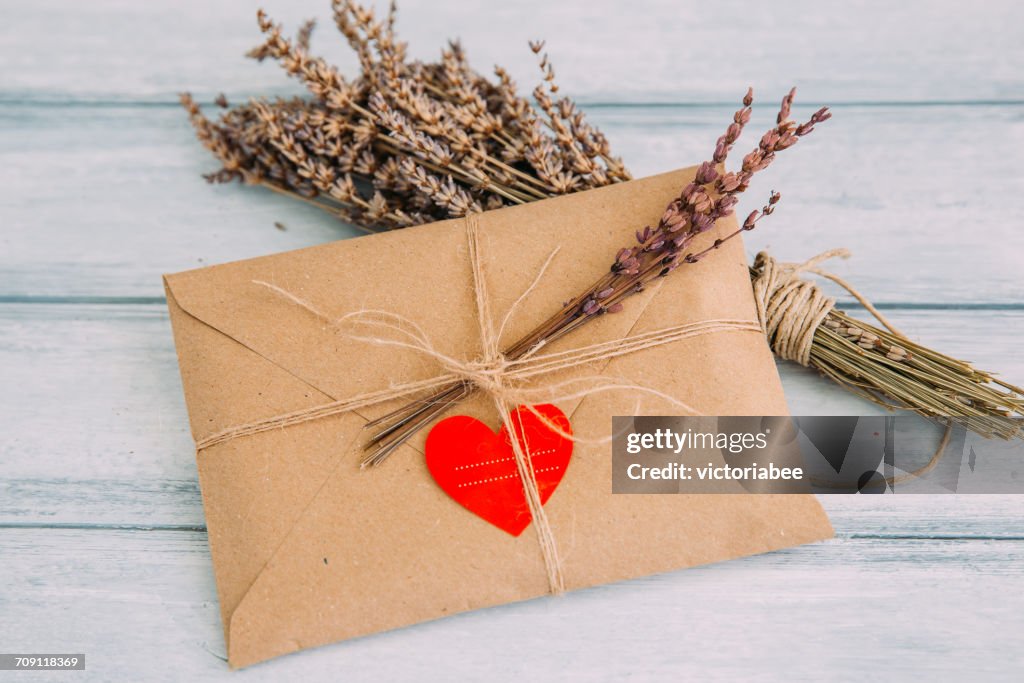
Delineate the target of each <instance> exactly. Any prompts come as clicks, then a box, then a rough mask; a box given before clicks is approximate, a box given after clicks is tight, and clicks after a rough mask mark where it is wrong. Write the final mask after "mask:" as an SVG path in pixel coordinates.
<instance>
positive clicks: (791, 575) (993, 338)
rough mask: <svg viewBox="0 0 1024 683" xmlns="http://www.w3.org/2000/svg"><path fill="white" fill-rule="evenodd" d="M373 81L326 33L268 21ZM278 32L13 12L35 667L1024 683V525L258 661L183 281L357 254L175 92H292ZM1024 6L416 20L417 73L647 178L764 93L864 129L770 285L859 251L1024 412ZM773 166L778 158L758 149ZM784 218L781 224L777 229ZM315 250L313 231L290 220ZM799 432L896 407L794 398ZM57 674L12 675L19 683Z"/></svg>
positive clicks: (596, 592)
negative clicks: (244, 643) (581, 139)
mask: <svg viewBox="0 0 1024 683" xmlns="http://www.w3.org/2000/svg"><path fill="white" fill-rule="evenodd" d="M263 4H264V6H266V7H267V9H268V10H270V11H271V13H272V14H273V15H274V16H275V17H276V18H278V19H280V20H283V21H285V22H287V23H288V24H289V26H290V27H295V26H296V25H297V22H298V21H299V20H300V19H302V18H305V17H308V16H318V17H320V18H322V19H324V21H323V22H322V27H321V29H320V30H319V33H318V34H316V35H314V48H315V49H317V50H319V51H322V52H323V53H325V54H326V55H327V56H329V57H330V58H332V59H334V60H336V61H337V62H339V63H341V64H343V65H345V66H346V67H349V68H352V67H354V60H353V59H352V58H351V56H350V55H347V54H346V52H345V47H344V46H343V45H342V42H341V39H340V37H338V36H336V34H334V33H333V30H332V29H331V27H330V23H329V20H328V17H327V11H328V3H327V2H326V0H303V1H302V2H289V1H287V0H268V1H267V2H265V3H263ZM255 7H256V6H255V5H254V4H253V3H250V2H246V1H244V0H231V1H225V2H217V3H210V2H203V1H201V0H189V1H187V2H185V1H172V0H159V1H158V0H152V1H151V2H145V3H139V2H132V1H131V0H92V1H91V2H88V3H78V2H59V1H47V0H37V1H36V2H32V3H13V2H9V3H5V5H4V8H3V21H2V24H3V29H2V32H0V63H3V65H4V69H3V76H0V224H2V228H0V651H4V652H21V651H25V652H28V651H42V652H85V653H87V657H88V659H87V662H88V669H87V671H86V672H84V674H83V673H81V672H79V673H76V674H61V675H60V677H59V680H86V679H89V680H118V681H124V680H180V679H185V678H188V679H189V680H214V679H218V680H220V679H224V680H226V679H228V678H229V677H232V676H233V677H235V678H236V679H238V680H248V681H256V680H260V681H262V680H307V681H313V680H331V681H335V680H337V681H350V680H401V679H412V680H431V679H442V678H443V679H451V678H482V677H484V676H485V675H486V677H487V678H488V679H508V680H532V679H545V678H554V677H559V678H570V679H581V680H589V679H620V678H628V679H634V680H647V679H655V678H658V679H671V680H674V679H678V678H696V679H697V680H704V679H716V678H719V679H725V680H745V679H758V680H761V679H763V680H775V679H780V680H781V679H787V680H789V679H798V680H799V679H808V680H821V679H826V680H832V679H850V680H853V679H861V678H865V677H866V678H868V679H893V680H896V679H903V678H911V677H913V678H924V677H928V678H929V679H931V680H961V679H965V678H968V679H970V680H979V679H991V680H1010V679H1013V678H1014V677H1015V675H1016V674H1019V673H1020V671H1021V670H1024V654H1022V649H1021V647H1020V639H1021V636H1022V635H1024V590H1022V589H1024V498H1020V497H1011V496H970V497H969V496H907V497H904V498H902V499H892V498H886V499H881V500H880V499H878V498H875V497H868V498H862V497H852V496H848V497H840V496H835V497H831V498H828V499H826V500H824V501H823V502H824V504H825V505H826V506H827V508H828V510H829V511H830V513H831V515H832V519H833V522H834V524H835V527H836V531H837V538H836V539H835V540H834V541H831V542H828V543H823V544H819V545H815V546H807V547H802V548H797V549H794V550H790V551H785V552H779V553H774V554H770V555H765V556H760V557H754V558H750V559H746V560H741V561H737V562H732V563H727V564H723V565H719V566H711V567H707V568H702V569H697V570H691V571H685V572H678V573H675V574H670V575H666V576H659V577H655V578H650V579H644V580H638V581H633V582H629V583H624V584H620V585H613V586H606V587H602V588H597V589H592V590H587V591H582V592H580V593H577V594H572V595H568V596H566V597H563V598H559V599H544V600H536V601H532V602H528V603H524V604H520V605H515V606H510V607H504V608H498V609H491V610H486V611H484V612H478V613H473V614H468V615H463V616H459V617H454V618H450V619H446V620H442V621H439V622H435V623H431V624H426V625H421V626H416V627H413V628H408V629H403V630H401V631H398V632H393V633H388V634H383V635H379V636H374V637H369V638H363V639H360V640H357V641H353V642H348V643H343V644H339V645H334V646H329V647H325V648H321V649H318V650H315V651H312V652H306V653H302V654H299V655H294V656H289V657H285V658H282V659H279V660H276V661H273V662H270V663H267V664H263V665H259V666H256V667H254V668H252V669H249V670H245V671H243V672H240V673H235V674H232V673H230V672H229V671H228V668H227V665H226V664H225V662H224V656H223V654H224V643H223V639H222V636H221V629H220V624H219V617H218V611H217V604H216V596H215V591H214V585H213V576H212V571H211V566H210V559H209V554H208V550H207V545H206V535H205V530H204V526H203V514H202V509H201V503H200V497H199V491H198V487H197V483H196V471H195V466H194V461H193V447H192V442H191V440H190V438H189V435H188V431H187V421H186V415H185V410H184V404H183V400H182V394H181V390H180V384H179V379H178V373H177V365H176V360H175V355H174V349H173V346H172V342H171V334H170V329H169V326H168V322H167V315H166V312H165V308H164V302H163V299H162V296H161V295H162V289H161V284H160V274H161V273H164V272H174V271H180V270H184V269H187V268H191V267H195V266H199V265H203V264H210V263H218V262H224V261H229V260H235V259H239V258H244V257H249V256H255V255H260V254H268V253H273V252H278V251H283V250H287V249H292V248H297V247H302V246H307V245H313V244H318V243H322V242H324V241H327V240H332V239H339V238H344V237H348V236H350V235H352V234H354V233H353V232H352V231H351V230H350V229H348V228H346V227H343V226H341V225H338V224H336V223H335V222H333V221H332V220H331V219H329V218H327V217H325V216H323V215H320V214H318V213H315V211H314V210H313V209H308V208H305V207H303V206H299V205H297V204H296V203H292V202H290V201H288V200H286V199H281V198H278V197H276V196H272V195H271V194H270V193H267V192H264V191H259V190H255V189H245V188H239V187H237V186H229V187H209V186H207V185H206V184H205V183H204V182H203V180H202V179H201V178H200V177H199V174H200V172H201V171H204V170H209V169H212V168H213V164H212V161H211V159H210V158H208V156H207V154H206V152H205V151H204V150H202V149H200V147H199V146H198V144H197V143H196V142H195V141H194V140H193V139H192V133H191V131H190V129H189V126H188V124H187V122H186V120H185V116H184V115H183V113H182V111H181V110H180V109H179V108H178V107H177V105H176V93H177V92H178V91H180V90H184V89H189V90H192V91H193V92H194V93H195V94H196V95H197V97H198V98H200V99H201V100H203V101H206V102H209V101H211V100H212V98H213V96H214V95H215V94H216V93H217V92H220V91H222V90H223V91H224V92H226V93H227V94H228V97H229V99H231V100H232V101H236V102H237V101H241V100H242V99H244V98H245V97H247V96H249V95H252V94H257V93H274V94H276V93H291V92H296V91H297V87H296V86H295V85H293V84H291V83H289V82H288V81H287V80H286V79H285V78H284V76H283V75H282V74H281V72H280V71H279V70H277V69H276V68H275V67H273V66H271V65H269V64H266V65H257V64H255V63H252V62H249V61H248V60H243V59H242V57H241V54H242V52H243V51H244V50H245V49H246V48H248V47H250V46H252V45H253V44H255V43H256V42H257V37H258V36H257V31H256V27H255V20H254V12H255ZM1021 25H1024V5H1021V4H1020V3H1018V2H1013V1H1011V0H1006V1H1002V2H986V1H982V2H975V3H970V4H969V5H966V6H965V5H963V3H953V2H948V3H943V2H935V1H933V0H915V1H912V2H904V3H891V2H885V1H883V0H862V1H859V2H850V3H842V4H840V3H836V4H829V3H821V2H811V1H807V0H800V1H799V2H786V3H764V2H753V1H750V2H740V1H738V0H723V1H718V2H704V3H698V2H695V1H691V0H687V1H686V2H671V1H669V0H660V1H659V0H633V1H632V2H630V3H626V4H623V3H606V4H603V3H598V2H593V1H591V2H587V1H585V0H572V1H568V2H559V3H550V2H544V1H543V0H521V1H520V2H515V3H505V4H501V5H497V4H494V5H493V6H492V5H491V4H490V3H488V4H486V5H485V4H483V3H481V4H479V6H471V5H468V4H460V3H455V2H438V1H434V2H428V1H427V0H406V1H405V2H403V3H402V7H401V11H400V15H399V30H400V31H401V33H402V34H403V37H405V38H406V39H408V40H410V41H411V43H412V47H411V51H412V53H413V54H414V55H418V56H423V57H432V56H434V55H435V54H436V53H437V51H438V49H439V48H440V45H441V42H442V40H443V39H444V38H446V37H447V36H449V35H460V36H461V37H462V39H463V42H464V44H465V46H466V47H467V49H468V51H469V54H470V57H471V59H472V62H473V63H474V64H476V65H477V66H478V67H482V68H487V67H489V65H491V64H493V63H495V62H499V63H502V64H505V65H507V66H509V67H510V68H511V70H512V72H513V73H514V74H515V75H516V76H517V78H518V80H519V81H520V82H521V83H523V84H527V83H532V82H533V81H534V78H535V71H534V66H533V58H532V55H531V54H529V52H528V50H527V48H526V41H527V39H529V38H534V37H538V36H543V37H546V38H547V39H548V45H549V49H550V51H551V53H552V57H553V58H554V60H555V63H556V66H557V68H558V76H559V79H560V82H561V83H562V85H563V88H564V90H566V91H567V92H569V93H571V94H573V95H575V96H577V97H578V98H579V99H580V101H581V102H582V103H584V104H585V105H586V107H585V108H586V111H587V112H588V113H589V114H590V116H591V118H592V120H593V121H594V122H596V123H597V124H599V125H600V126H602V127H603V129H604V130H605V132H606V133H607V135H608V137H609V138H610V139H611V140H612V142H613V145H614V147H615V149H616V150H617V152H618V153H620V154H622V155H623V156H624V157H625V158H626V160H627V162H628V163H629V165H630V167H631V169H632V170H633V171H634V172H635V173H636V174H637V175H644V174H647V173H652V172H656V171H661V170H667V169H670V168H674V167H678V166H684V165H689V164H691V163H694V162H695V161H698V160H700V159H703V158H705V157H706V156H707V153H708V152H709V150H710V148H711V145H712V144H713V142H714V139H715V137H716V136H717V135H718V134H719V131H720V129H722V127H723V126H724V124H725V122H726V121H727V117H728V116H729V114H730V112H731V111H732V109H733V108H734V103H735V101H736V100H737V98H738V97H740V96H741V94H742V92H743V91H744V88H745V86H746V85H747V84H748V83H749V84H752V85H754V86H755V88H756V90H757V93H758V95H759V97H760V101H761V106H760V108H758V109H757V110H756V120H755V123H757V124H758V125H755V126H753V128H755V129H756V128H761V127H762V126H761V125H760V124H767V123H768V122H769V121H770V117H771V116H772V115H773V111H774V107H775V106H776V104H775V103H776V102H777V100H778V98H779V97H781V95H782V94H783V92H784V90H785V88H786V86H787V85H788V84H790V83H795V84H796V85H798V86H800V93H799V98H798V102H799V103H800V104H799V107H798V110H799V111H800V112H806V111H809V109H810V107H812V106H814V107H816V106H818V105H820V104H830V105H832V106H833V107H834V111H835V118H834V120H833V121H830V122H829V123H828V124H827V125H825V126H822V128H821V130H820V131H819V132H818V133H816V135H815V136H813V138H810V139H808V140H807V141H806V142H804V143H803V144H801V146H800V148H798V149H797V150H796V151H795V152H793V153H792V156H790V155H789V154H787V157H788V158H786V159H784V160H783V161H782V162H780V163H779V164H778V165H777V166H776V167H774V168H773V170H772V171H771V172H770V173H769V175H770V176H771V178H770V179H768V178H766V179H765V180H764V181H763V182H762V183H761V184H760V186H759V187H760V188H761V190H763V191H764V192H765V194H766V193H767V191H768V190H769V189H770V188H771V187H773V186H774V187H776V188H778V189H780V190H782V192H783V194H784V201H783V204H782V205H781V207H780V209H779V212H778V213H777V214H776V216H775V217H774V218H773V219H772V220H771V223H770V225H768V224H766V225H765V227H764V229H763V230H758V231H756V232H755V233H752V234H751V235H750V238H749V239H748V241H747V248H748V250H749V252H750V253H751V255H752V254H753V253H754V252H756V251H757V250H758V249H760V248H763V247H766V246H770V247H771V248H772V250H773V251H774V253H776V254H777V255H779V256H780V257H783V258H785V259H802V258H807V257H809V256H811V255H813V254H815V253H817V252H818V251H820V250H823V249H825V248H829V247H833V246H839V245H844V246H848V247H850V248H852V249H853V250H854V253H855V258H854V259H853V260H851V261H850V262H847V263H837V264H834V265H835V269H836V270H837V271H839V272H841V273H842V274H844V275H847V276H848V277H849V278H850V279H852V280H854V281H855V282H857V283H858V284H860V285H861V286H862V287H863V289H864V291H865V292H866V293H867V294H868V295H869V296H871V297H873V298H874V299H876V300H877V301H880V302H883V303H884V304H885V307H886V309H887V313H888V314H890V315H891V317H892V318H893V320H894V322H896V323H897V324H898V325H900V326H902V327H903V328H904V329H905V330H908V331H909V332H910V333H912V334H913V335H915V336H916V337H918V338H920V339H921V340H923V341H925V342H927V343H929V344H932V345H934V346H935V347H937V348H940V349H943V350H946V351H947V352H950V353H953V354H959V355H961V356H963V357H966V358H969V359H970V360H973V361H976V362H977V363H978V364H979V365H981V366H983V367H987V368H993V369H1001V370H1002V371H1003V372H1004V373H1005V375H1006V376H1007V377H1008V378H1009V379H1011V380H1016V381H1017V382H1018V383H1019V382H1021V381H1024V360H1022V358H1021V353H1020V349H1021V341H1020V339H1021V333H1022V332H1024V305H1022V302H1024V280H1022V279H1021V277H1020V272H1021V259H1022V257H1024V226H1022V221H1021V216H1022V215H1024V167H1022V165H1021V163H1020V153H1021V152H1022V151H1024V100H1022V99H1021V97H1022V93H1024V72H1022V71H1021V69H1020V66H1021V65H1022V64H1024V43H1022V41H1021V40H1020V32H1019V28H1020V26H1021ZM753 141H754V138H751V139H750V140H748V142H749V144H753ZM750 201H752V202H753V201H756V199H751V200H750ZM275 221H280V222H281V223H283V224H285V226H286V227H287V229H286V230H284V231H282V230H278V229H275V227H274V222H275ZM781 371H782V375H783V380H784V383H785V387H786V391H787V394H788V397H789V401H790V407H791V410H792V411H793V412H794V413H797V414H800V413H803V414H867V413H869V412H871V409H870V408H869V407H868V406H866V405H864V404H863V403H861V402H859V401H857V400H855V399H853V398H851V397H849V396H847V395H845V394H844V393H843V392H842V391H841V390H838V389H836V388H835V387H833V386H831V385H829V384H828V383H827V382H825V381H824V380H821V379H819V378H818V377H816V376H815V375H813V374H812V373H809V372H806V371H803V370H801V369H799V368H794V367H792V366H790V365H783V366H782V367H781ZM49 678H53V679H54V680H58V676H57V675H51V676H47V675H44V674H39V675H35V674H27V673H20V674H17V675H15V674H7V675H4V674H0V679H2V680H34V679H49Z"/></svg>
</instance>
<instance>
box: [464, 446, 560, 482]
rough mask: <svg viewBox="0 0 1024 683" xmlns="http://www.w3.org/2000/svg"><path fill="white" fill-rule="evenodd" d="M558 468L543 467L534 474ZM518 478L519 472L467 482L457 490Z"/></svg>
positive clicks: (553, 466) (554, 466)
mask: <svg viewBox="0 0 1024 683" xmlns="http://www.w3.org/2000/svg"><path fill="white" fill-rule="evenodd" d="M538 455H539V453H538ZM558 467H559V466H558V465H552V466H551V467H542V468H540V469H539V470H534V471H533V472H534V474H540V473H541V472H548V471H550V470H557V469H558ZM518 476H519V473H518V472H513V473H512V474H505V475H502V476H500V477H491V478H490V479H480V480H478V481H469V482H466V483H464V484H459V485H458V486H456V487H455V488H459V489H461V488H463V487H464V486H476V485H477V484H488V483H490V482H492V481H498V480H500V479H511V478H512V477H518Z"/></svg>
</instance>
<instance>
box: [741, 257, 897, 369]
mask: <svg viewBox="0 0 1024 683" xmlns="http://www.w3.org/2000/svg"><path fill="white" fill-rule="evenodd" d="M837 257H838V258H844V259H845V258H849V257H850V252H849V251H848V250H847V249H830V250H828V251H823V252H822V253H820V254H818V255H817V256H815V257H813V258H810V259H808V260H806V261H804V262H803V263H780V262H778V261H776V260H775V258H773V257H772V256H771V255H769V254H768V253H767V252H764V251H762V252H760V253H758V255H757V257H756V258H755V259H754V268H753V271H754V278H753V281H752V283H751V284H752V285H753V287H754V303H755V305H756V306H757V319H758V320H759V321H760V323H761V327H762V329H763V330H764V334H765V336H766V337H767V338H768V344H769V345H770V346H771V347H772V350H773V351H774V352H775V354H776V355H777V356H779V357H780V358H783V359H785V360H791V361H795V362H797V363H799V364H800V365H803V366H807V365H809V364H810V361H811V347H812V346H813V344H814V331H815V330H817V329H818V326H819V325H821V323H822V321H824V320H825V318H826V317H827V316H828V314H829V313H830V312H831V311H832V309H833V308H834V307H835V304H836V300H835V298H833V297H830V296H827V295H826V294H825V293H824V292H823V291H822V290H821V288H820V287H819V286H818V285H817V284H815V283H814V282H811V281H810V280H806V279H804V278H802V277H801V275H803V274H804V273H812V274H814V275H818V276H820V277H823V278H826V279H828V280H831V281H832V282H834V283H836V284H837V285H839V286H840V287H842V288H843V289H845V290H846V291H847V292H849V294H850V295H851V296H852V297H853V298H854V299H856V300H857V302H858V303H859V304H860V305H861V306H863V307H864V308H865V309H866V310H867V311H868V312H869V313H871V315H873V316H874V317H875V319H876V320H878V322H880V323H881V324H882V325H884V326H885V327H886V328H888V329H889V331H890V332H892V333H893V334H894V335H896V336H897V337H902V338H903V339H906V335H905V334H903V333H902V332H900V331H899V330H898V329H897V328H896V326H894V325H893V324H892V323H891V322H889V320H888V319H887V318H886V317H885V316H883V315H882V313H881V312H880V311H879V310H878V309H877V308H875V307H874V306H873V305H872V304H871V302H870V301H868V299H867V297H865V296H864V295H863V294H861V293H860V292H858V291H857V290H856V289H855V288H854V287H853V285H851V284H850V283H849V282H847V281H846V280H844V279H842V278H841V277H839V276H838V275H836V274H834V273H830V272H829V271H827V270H822V269H821V268H819V267H818V264H820V263H822V262H823V261H827V260H829V259H832V258H837Z"/></svg>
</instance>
